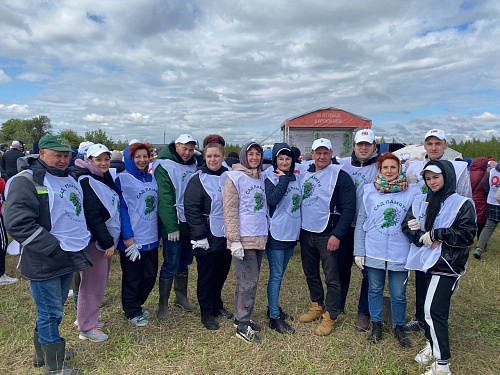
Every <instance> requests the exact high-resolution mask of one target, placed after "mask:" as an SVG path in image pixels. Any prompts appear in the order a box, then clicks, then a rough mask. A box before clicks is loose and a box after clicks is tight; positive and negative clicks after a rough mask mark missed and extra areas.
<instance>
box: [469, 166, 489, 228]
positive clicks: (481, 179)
mask: <svg viewBox="0 0 500 375" xmlns="http://www.w3.org/2000/svg"><path fill="white" fill-rule="evenodd" d="M487 169H488V158H487V157H485V156H480V157H478V158H475V159H474V160H473V161H472V163H471V165H470V184H471V187H472V189H474V190H473V191H472V199H473V201H474V204H475V205H476V215H477V223H478V224H485V223H486V212H487V204H486V197H487V194H486V193H485V191H484V186H485V184H486V183H487V182H488V177H489V174H488V171H487Z"/></svg>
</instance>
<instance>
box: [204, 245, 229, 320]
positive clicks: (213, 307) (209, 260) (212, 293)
mask: <svg viewBox="0 0 500 375" xmlns="http://www.w3.org/2000/svg"><path fill="white" fill-rule="evenodd" d="M231 259H232V257H231V252H230V251H229V250H227V249H224V250H222V251H214V252H212V253H208V254H203V255H196V268H197V270H198V281H197V288H196V295H197V297H198V303H199V304H200V310H201V315H202V316H207V315H218V312H219V310H220V309H222V308H223V307H224V303H223V302H222V298H221V292H222V288H223V287H224V283H225V282H226V278H227V275H228V273H229V268H230V267H231Z"/></svg>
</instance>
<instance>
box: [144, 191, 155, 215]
mask: <svg viewBox="0 0 500 375" xmlns="http://www.w3.org/2000/svg"><path fill="white" fill-rule="evenodd" d="M155 207H156V199H155V197H154V196H153V195H148V196H147V197H146V209H145V210H144V215H149V214H150V213H151V212H154V210H155Z"/></svg>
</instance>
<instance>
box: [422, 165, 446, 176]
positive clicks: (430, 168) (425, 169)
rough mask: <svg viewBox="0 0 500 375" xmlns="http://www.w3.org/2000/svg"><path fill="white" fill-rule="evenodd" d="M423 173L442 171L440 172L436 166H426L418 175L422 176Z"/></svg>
mask: <svg viewBox="0 0 500 375" xmlns="http://www.w3.org/2000/svg"><path fill="white" fill-rule="evenodd" d="M425 171H431V172H434V173H438V174H439V173H443V171H442V170H441V168H439V167H438V166H437V165H428V166H427V167H425V168H424V169H423V170H422V172H420V174H421V175H422V176H423V175H424V173H425Z"/></svg>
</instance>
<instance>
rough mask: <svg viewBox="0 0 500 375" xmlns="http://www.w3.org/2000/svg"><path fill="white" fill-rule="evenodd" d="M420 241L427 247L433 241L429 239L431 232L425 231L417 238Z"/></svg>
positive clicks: (429, 246)
mask: <svg viewBox="0 0 500 375" xmlns="http://www.w3.org/2000/svg"><path fill="white" fill-rule="evenodd" d="M419 241H420V242H422V243H423V244H424V246H425V247H428V248H429V249H430V248H431V246H432V243H433V242H434V241H433V240H432V239H431V232H425V233H424V234H423V235H422V236H421V237H420V239H419Z"/></svg>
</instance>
